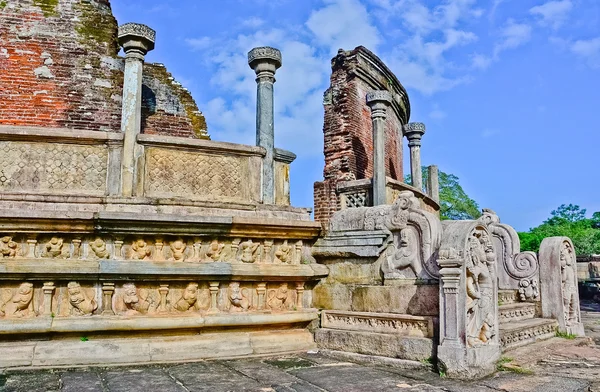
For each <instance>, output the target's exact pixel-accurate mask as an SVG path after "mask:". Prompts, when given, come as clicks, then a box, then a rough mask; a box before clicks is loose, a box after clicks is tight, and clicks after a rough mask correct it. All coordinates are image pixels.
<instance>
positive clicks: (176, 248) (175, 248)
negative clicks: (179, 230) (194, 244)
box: [169, 239, 198, 288]
mask: <svg viewBox="0 0 600 392" xmlns="http://www.w3.org/2000/svg"><path fill="white" fill-rule="evenodd" d="M185 248H186V244H185V242H184V241H183V240H182V239H177V240H175V241H172V242H171V252H172V253H173V256H172V257H171V258H170V259H169V261H184V260H185ZM196 288H198V287H197V286H196Z"/></svg>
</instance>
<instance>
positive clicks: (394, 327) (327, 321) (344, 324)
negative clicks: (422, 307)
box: [321, 310, 433, 338]
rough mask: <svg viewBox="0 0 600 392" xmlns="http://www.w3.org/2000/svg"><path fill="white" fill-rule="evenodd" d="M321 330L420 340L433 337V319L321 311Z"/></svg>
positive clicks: (386, 314) (388, 314) (403, 315)
mask: <svg viewBox="0 0 600 392" xmlns="http://www.w3.org/2000/svg"><path fill="white" fill-rule="evenodd" d="M321 326H322V327H323V328H332V329H344V330H349V331H367V332H377V333H391V334H397V335H401V336H414V337H422V338H431V337H433V318H432V317H422V316H411V315H407V314H391V313H370V312H369V313H367V312H343V311H338V310H323V311H322V313H321Z"/></svg>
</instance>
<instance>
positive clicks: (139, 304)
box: [123, 283, 158, 315]
mask: <svg viewBox="0 0 600 392" xmlns="http://www.w3.org/2000/svg"><path fill="white" fill-rule="evenodd" d="M157 302H158V301H156V299H155V298H152V297H151V296H150V295H148V292H147V291H146V290H140V293H139V295H138V290H137V287H135V284H133V283H126V284H124V285H123V303H124V305H125V308H126V309H127V310H126V313H127V314H131V315H135V314H138V313H141V314H147V313H153V312H154V311H155V310H156V308H157V305H158V303H157Z"/></svg>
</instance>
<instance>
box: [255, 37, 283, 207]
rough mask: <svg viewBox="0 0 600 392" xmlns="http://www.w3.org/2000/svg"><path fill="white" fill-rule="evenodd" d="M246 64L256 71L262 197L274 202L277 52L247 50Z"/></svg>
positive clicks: (278, 61)
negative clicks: (261, 152) (274, 102)
mask: <svg viewBox="0 0 600 392" xmlns="http://www.w3.org/2000/svg"><path fill="white" fill-rule="evenodd" d="M248 64H249V65H250V68H252V69H253V70H254V72H256V84H257V86H256V145H257V146H261V147H264V148H265V150H266V155H265V158H264V159H263V171H262V200H263V203H264V204H274V203H275V164H274V161H273V156H274V154H275V151H274V150H275V128H274V126H273V123H274V109H273V85H274V84H275V72H276V71H277V69H278V68H279V67H281V52H280V51H279V50H278V49H275V48H271V47H268V46H263V47H259V48H254V49H252V50H251V51H250V52H248Z"/></svg>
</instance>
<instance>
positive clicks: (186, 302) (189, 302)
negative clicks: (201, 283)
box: [174, 283, 198, 312]
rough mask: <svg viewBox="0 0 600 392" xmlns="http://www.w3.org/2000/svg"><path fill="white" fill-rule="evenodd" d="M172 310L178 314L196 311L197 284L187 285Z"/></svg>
mask: <svg viewBox="0 0 600 392" xmlns="http://www.w3.org/2000/svg"><path fill="white" fill-rule="evenodd" d="M174 308H175V309H176V310H179V311H180V312H187V311H188V310H196V309H198V284H197V283H190V284H188V285H187V287H186V288H185V290H183V294H182V296H181V298H180V299H179V301H177V302H176V303H175V306H174Z"/></svg>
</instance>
